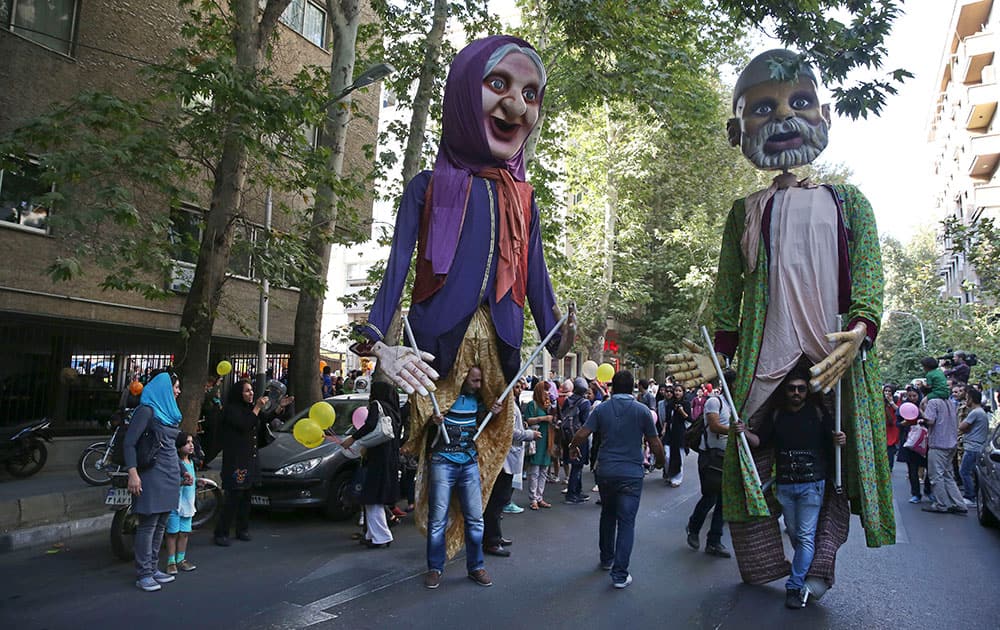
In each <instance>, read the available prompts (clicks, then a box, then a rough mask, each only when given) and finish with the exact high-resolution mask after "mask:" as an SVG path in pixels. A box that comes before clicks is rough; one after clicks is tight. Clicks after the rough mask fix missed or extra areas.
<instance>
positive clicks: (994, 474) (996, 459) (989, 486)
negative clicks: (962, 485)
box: [976, 424, 1000, 527]
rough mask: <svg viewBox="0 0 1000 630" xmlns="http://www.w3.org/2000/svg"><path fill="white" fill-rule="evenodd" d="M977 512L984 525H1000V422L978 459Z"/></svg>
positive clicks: (980, 521) (994, 428)
mask: <svg viewBox="0 0 1000 630" xmlns="http://www.w3.org/2000/svg"><path fill="white" fill-rule="evenodd" d="M976 479H977V481H978V483H977V486H978V487H979V489H978V491H977V493H976V513H977V515H978V516H979V523H980V524H981V525H983V526H986V527H989V526H993V527H996V526H1000V424H997V425H996V426H994V427H993V430H992V432H991V433H990V437H989V439H988V440H987V441H986V444H985V445H984V446H983V451H982V453H980V454H979V459H978V460H977V461H976Z"/></svg>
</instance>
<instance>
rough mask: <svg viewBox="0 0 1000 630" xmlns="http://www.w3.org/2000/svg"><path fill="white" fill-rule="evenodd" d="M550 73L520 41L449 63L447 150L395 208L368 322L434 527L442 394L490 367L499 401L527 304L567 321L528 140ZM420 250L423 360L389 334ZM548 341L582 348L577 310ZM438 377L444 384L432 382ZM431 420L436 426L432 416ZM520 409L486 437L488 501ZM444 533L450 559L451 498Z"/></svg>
mask: <svg viewBox="0 0 1000 630" xmlns="http://www.w3.org/2000/svg"><path fill="white" fill-rule="evenodd" d="M544 91H545V69H544V67H543V66H542V62H541V60H540V59H539V57H538V54H537V53H536V52H535V51H534V49H533V48H532V47H531V46H530V45H529V44H528V43H527V42H524V41H522V40H520V39H517V38H515V37H509V36H493V37H487V38H485V39H481V40H478V41H475V42H473V43H471V44H469V45H468V46H467V47H466V48H464V49H463V50H462V51H461V52H459V53H458V54H457V55H456V56H455V59H454V61H452V64H451V67H450V70H449V73H448V80H447V83H446V85H445V92H444V103H443V110H444V113H443V120H442V124H441V146H440V149H439V151H438V155H437V160H436V161H435V163H434V169H433V170H432V171H424V172H422V173H420V174H419V175H417V176H416V177H414V178H413V180H412V181H410V182H409V184H408V185H407V187H406V191H405V192H404V195H403V201H402V204H401V205H400V207H399V212H398V214H397V216H396V228H395V233H394V235H393V241H392V249H391V252H390V254H389V261H388V263H387V265H386V271H385V277H384V278H383V280H382V285H381V287H380V288H379V291H378V294H377V295H376V297H375V302H374V304H373V306H372V309H371V312H370V313H369V315H368V321H367V323H366V324H365V325H364V326H362V327H361V328H360V329H359V332H361V333H362V334H363V335H364V336H366V337H367V338H368V339H369V340H370V341H371V342H372V343H371V344H370V352H371V353H372V354H374V355H375V356H377V357H378V368H379V370H380V371H382V372H383V373H385V374H386V375H387V376H389V377H390V378H391V379H393V380H394V381H395V382H396V383H397V384H398V385H399V386H400V387H402V388H403V389H405V390H406V391H407V392H408V393H411V394H412V393H414V392H415V391H416V392H417V393H419V394H420V395H418V396H412V397H411V398H410V400H411V416H410V417H411V431H410V435H411V437H410V440H409V441H408V443H407V445H406V448H408V449H409V450H411V451H412V452H414V453H419V455H420V458H421V463H420V468H419V469H418V470H419V471H420V472H418V479H417V484H418V486H417V487H418V492H417V494H418V496H417V523H418V525H419V526H420V528H421V530H422V531H424V532H426V523H427V502H426V492H425V491H424V484H423V483H422V481H423V479H424V477H425V476H424V475H423V474H421V473H422V471H424V470H425V469H426V468H425V467H426V461H425V460H426V457H425V454H426V451H427V444H428V442H430V441H432V440H433V439H434V435H435V432H434V431H429V430H427V429H428V420H429V419H430V417H431V415H432V414H433V407H432V404H431V401H430V399H429V398H428V392H429V391H431V392H435V393H436V397H437V402H438V404H439V406H440V409H442V410H447V409H449V408H451V406H452V404H453V403H454V402H455V400H456V399H457V398H458V396H459V394H460V389H461V386H462V383H463V381H464V380H465V377H466V374H468V372H469V369H470V368H471V367H473V366H476V367H480V368H481V370H482V374H483V379H482V380H483V383H482V389H481V396H482V400H483V401H484V402H485V404H486V405H487V406H489V405H490V404H492V403H493V401H495V400H496V399H497V397H498V396H499V395H500V393H501V392H502V391H503V389H504V387H505V385H506V384H507V382H508V381H510V380H512V379H513V378H514V376H515V374H516V373H517V371H518V368H519V367H520V362H521V354H520V348H521V341H522V337H523V335H524V306H525V302H526V301H527V303H528V304H529V305H530V306H531V313H532V315H533V317H534V320H535V324H536V326H537V327H538V330H539V331H540V332H541V334H542V336H544V335H545V334H546V333H547V332H548V331H549V330H551V329H553V328H554V327H555V326H556V324H557V323H558V322H559V321H560V319H562V318H561V315H560V313H559V310H558V308H557V306H556V298H555V294H554V292H553V290H552V284H551V282H550V280H549V273H548V269H547V268H546V265H545V258H544V256H543V253H542V241H541V232H540V225H539V215H538V207H537V206H536V205H535V199H534V194H533V191H532V188H531V186H530V185H529V184H527V183H526V182H525V165H524V155H523V152H524V143H525V141H526V140H527V139H528V136H529V134H530V133H531V131H532V129H533V128H534V126H535V124H536V123H537V121H538V115H539V108H540V107H541V104H542V95H543V93H544ZM414 247H416V249H417V257H416V277H415V281H414V285H413V295H412V301H411V305H410V311H409V315H408V319H409V322H410V324H411V326H412V329H413V334H414V337H415V340H416V343H417V346H418V348H419V349H420V350H421V352H422V353H423V356H420V357H418V356H417V355H416V353H415V352H413V351H412V350H411V349H410V348H409V347H408V346H406V345H395V343H396V340H390V339H385V338H384V337H385V334H386V331H387V330H388V328H389V326H390V322H391V320H392V318H393V315H394V313H395V311H396V308H397V306H398V305H399V302H400V297H401V295H402V291H403V285H404V281H405V279H406V276H407V273H408V271H409V268H410V260H411V257H412V255H413V250H414ZM570 315H571V316H570V317H569V319H568V320H567V322H566V323H565V324H564V326H563V327H562V329H561V331H559V332H557V333H556V334H555V335H554V336H553V337H552V339H551V340H550V342H549V345H548V347H549V350H550V351H552V352H555V353H556V354H557V356H560V357H561V356H563V355H564V354H565V353H566V351H567V350H568V348H569V347H570V346H571V345H572V343H573V338H574V331H575V325H576V324H575V317H574V316H573V315H572V312H571V313H570ZM434 381H436V383H435V382H434ZM430 426H431V427H433V426H434V425H433V424H431V425H430ZM512 434H513V408H512V407H511V405H509V404H507V405H505V406H504V409H503V411H502V412H501V414H500V415H499V417H498V418H496V419H495V420H493V421H492V422H490V424H489V425H488V426H487V428H486V429H485V430H484V431H483V433H482V435H481V436H480V437H479V439H478V440H477V441H476V451H477V453H478V460H479V470H480V478H481V491H482V497H483V504H485V503H486V502H487V499H488V497H489V495H490V491H491V489H492V487H493V482H494V481H495V480H496V477H497V474H498V473H499V471H500V468H501V467H502V465H503V461H504V457H505V456H506V453H507V451H508V450H509V449H510V443H511V438H512ZM451 503H452V509H451V515H452V518H451V519H450V525H449V527H448V531H447V536H446V538H447V552H448V556H449V557H451V556H453V555H454V553H455V552H456V551H457V550H458V549H459V548H460V547H461V544H462V536H463V533H462V529H463V523H462V519H461V515H460V512H459V511H458V510H457V508H456V506H455V504H456V503H458V502H457V501H452V502H451Z"/></svg>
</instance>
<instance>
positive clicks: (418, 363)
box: [372, 341, 438, 396]
mask: <svg viewBox="0 0 1000 630" xmlns="http://www.w3.org/2000/svg"><path fill="white" fill-rule="evenodd" d="M372 353H373V354H374V355H375V356H376V357H378V367H379V370H382V371H383V372H385V374H386V375H387V376H388V377H389V378H391V379H392V381H393V382H394V383H396V384H397V385H399V386H400V387H402V388H403V390H404V391H405V392H406V393H407V394H412V393H413V392H414V391H416V392H417V393H419V394H420V395H422V396H426V395H427V393H428V392H433V391H435V390H436V389H437V387H436V386H435V385H434V381H433V379H436V378H438V373H437V371H435V370H434V368H432V367H431V366H430V365H428V363H429V362H430V361H433V360H434V355H432V354H428V353H426V352H421V353H420V356H419V357H418V356H417V354H416V353H415V352H414V351H413V350H412V349H410V348H407V347H406V346H387V345H385V344H384V343H382V342H381V341H379V342H377V343H375V345H374V346H372Z"/></svg>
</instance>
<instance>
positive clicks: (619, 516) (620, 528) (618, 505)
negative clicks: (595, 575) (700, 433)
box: [570, 370, 663, 588]
mask: <svg viewBox="0 0 1000 630" xmlns="http://www.w3.org/2000/svg"><path fill="white" fill-rule="evenodd" d="M634 387H635V378H634V377H633V376H632V373H631V372H628V371H625V370H623V371H621V372H618V373H617V374H615V375H614V378H612V379H611V399H610V400H608V401H605V402H604V403H602V404H600V405H598V406H597V408H596V409H594V411H593V413H591V414H590V418H589V419H588V420H587V423H586V425H584V427H583V428H581V429H580V430H579V431H577V432H576V435H574V436H573V441H572V442H571V443H570V451H571V452H572V454H573V455H574V456H575V457H577V458H579V457H580V445H581V444H583V443H584V442H586V440H587V438H588V437H590V434H591V433H594V434H596V435H597V436H598V437H599V438H600V441H601V449H600V452H599V453H598V454H597V486H598V488H599V490H600V493H601V524H600V542H599V546H600V552H601V565H600V566H601V569H603V570H605V571H607V570H610V571H611V583H612V585H613V586H614V587H615V588H625V587H627V586H628V585H629V584H631V583H632V576H631V575H630V574H629V572H628V564H629V558H630V557H631V556H632V544H633V542H634V539H635V516H636V513H637V512H638V511H639V499H640V497H641V495H642V481H643V477H644V476H645V471H644V470H643V467H642V450H643V446H642V442H643V439H645V441H646V443H647V444H649V448H650V449H652V451H653V454H654V455H655V456H656V467H657V468H663V444H662V443H661V442H660V439H659V438H658V437H657V435H656V426H655V425H654V424H653V417H652V415H651V414H650V413H649V409H648V408H647V407H646V406H645V405H643V404H641V403H639V402H638V401H636V400H635V398H634V397H633V395H632V389H633V388H634Z"/></svg>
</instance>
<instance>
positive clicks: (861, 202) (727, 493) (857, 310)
mask: <svg viewBox="0 0 1000 630" xmlns="http://www.w3.org/2000/svg"><path fill="white" fill-rule="evenodd" d="M833 189H834V190H835V191H836V193H837V195H838V196H839V198H840V200H841V202H842V208H843V213H844V222H845V226H846V228H847V231H848V234H849V235H850V236H849V239H848V256H849V261H850V268H851V301H850V309H849V310H848V312H847V313H845V314H844V315H845V318H844V321H845V323H846V322H849V321H851V320H852V319H854V318H855V317H863V318H865V319H866V320H868V321H871V322H874V323H876V324H878V323H879V322H880V320H881V315H882V291H883V278H882V255H881V250H880V248H879V240H878V230H877V228H876V225H875V216H874V214H873V213H872V208H871V205H870V204H869V203H868V200H867V199H865V197H864V195H862V194H861V192H860V191H858V189H857V188H855V187H854V186H839V185H838V186H833ZM745 224H746V209H745V207H744V200H743V199H740V200H738V201H736V203H735V204H733V208H732V210H731V211H730V213H729V217H728V219H727V220H726V227H725V232H724V233H723V238H722V250H721V253H720V255H719V272H718V277H717V282H716V292H715V304H714V306H715V328H716V330H719V331H728V332H736V333H738V335H739V340H738V346H737V351H736V358H737V359H738V361H737V363H736V365H735V369H736V373H737V379H736V386H735V387H734V388H733V391H732V394H733V401H734V403H735V404H736V406H737V408H738V409H742V408H743V405H744V403H745V402H746V399H747V395H748V393H749V391H750V384H751V381H752V380H753V377H754V370H755V367H756V365H757V358H758V354H759V353H760V347H761V342H762V339H763V334H764V318H765V314H766V312H767V301H768V260H767V252H766V248H765V247H764V243H763V240H762V241H761V243H760V246H759V247H758V248H757V266H756V269H755V270H754V271H753V272H749V271H748V266H747V265H746V262H745V261H744V259H743V252H742V250H741V247H740V242H741V239H742V236H743V229H744V226H745ZM834 273H836V271H834ZM842 391H843V417H842V421H843V430H844V432H845V433H847V436H848V442H847V447H846V448H845V450H844V452H845V457H844V467H843V470H844V484H845V488H846V491H847V494H848V497H849V498H850V503H851V511H852V512H854V513H855V514H858V515H859V516H860V517H861V524H862V526H863V527H864V529H865V539H866V542H867V544H868V546H869V547H879V546H882V545H886V544H892V543H894V542H895V540H896V524H895V516H894V514H893V507H892V486H891V481H890V478H889V472H890V470H889V465H888V461H887V457H886V444H885V415H884V412H883V408H882V383H881V378H880V375H879V367H878V357H877V353H876V350H875V348H874V347H873V348H871V349H869V350H868V352H867V357H866V360H862V353H861V352H859V353H858V356H857V357H856V358H855V360H854V364H853V365H852V366H851V368H850V369H848V371H847V373H846V375H845V376H844V378H843V380H842ZM741 415H742V414H741ZM731 437H732V438H733V439H730V440H729V441H728V443H729V444H728V449H727V452H726V459H725V465H724V469H725V472H724V474H723V503H722V505H723V510H724V513H725V518H726V520H727V521H733V522H744V521H749V520H752V519H753V518H754V517H766V516H768V515H769V510H768V508H767V503H766V502H765V500H764V496H763V494H762V493H761V492H760V489H759V487H758V486H757V485H756V484H755V483H754V480H753V477H752V472H751V470H750V466H751V465H752V464H751V463H750V462H749V460H748V458H747V457H745V456H744V455H743V454H741V453H740V452H739V450H738V448H737V446H738V440H737V439H736V437H735V433H733V435H732V436H731Z"/></svg>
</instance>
